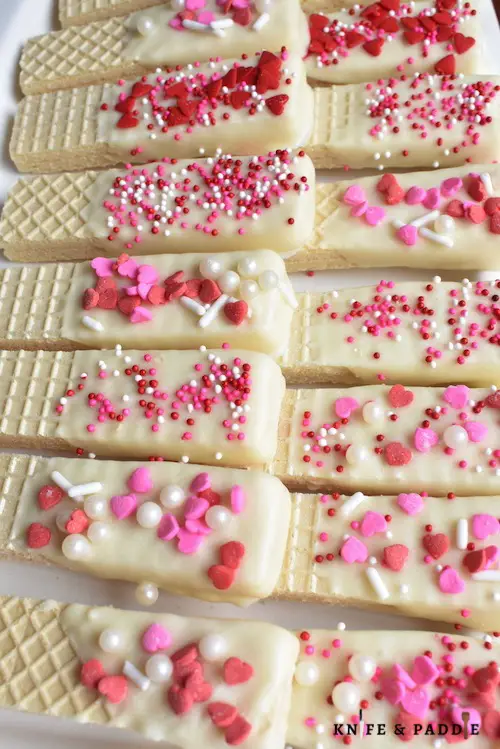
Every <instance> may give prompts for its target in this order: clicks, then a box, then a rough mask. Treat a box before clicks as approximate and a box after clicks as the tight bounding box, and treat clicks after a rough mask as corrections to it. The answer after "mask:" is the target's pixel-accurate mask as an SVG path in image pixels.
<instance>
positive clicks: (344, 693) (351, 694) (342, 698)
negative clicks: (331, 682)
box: [332, 681, 361, 713]
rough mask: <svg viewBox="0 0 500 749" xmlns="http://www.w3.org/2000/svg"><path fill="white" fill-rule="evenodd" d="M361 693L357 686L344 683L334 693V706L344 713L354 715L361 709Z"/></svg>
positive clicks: (335, 688)
mask: <svg viewBox="0 0 500 749" xmlns="http://www.w3.org/2000/svg"><path fill="white" fill-rule="evenodd" d="M360 699H361V693H360V691H359V687H358V686H357V685H356V684H352V683H350V682H348V681H342V682H340V684H337V686H336V687H334V688H333V691H332V700H333V704H334V705H335V707H336V708H337V710H340V711H341V712H343V713H352V712H354V711H356V710H357V709H358V708H359V701H360Z"/></svg>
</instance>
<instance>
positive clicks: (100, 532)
mask: <svg viewBox="0 0 500 749" xmlns="http://www.w3.org/2000/svg"><path fill="white" fill-rule="evenodd" d="M109 536H110V527H109V525H108V524H107V523H100V522H99V521H97V522H95V523H91V524H90V525H89V527H88V530H87V537H88V539H89V541H92V543H93V544H95V543H99V542H100V541H105V540H106V539H107V538H109Z"/></svg>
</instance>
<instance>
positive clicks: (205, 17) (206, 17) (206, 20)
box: [196, 10, 215, 26]
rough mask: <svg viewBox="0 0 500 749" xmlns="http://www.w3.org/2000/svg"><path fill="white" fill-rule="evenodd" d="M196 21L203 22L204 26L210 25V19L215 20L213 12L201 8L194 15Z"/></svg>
mask: <svg viewBox="0 0 500 749" xmlns="http://www.w3.org/2000/svg"><path fill="white" fill-rule="evenodd" d="M196 20H197V21H198V23H203V24H204V25H205V26H210V24H211V23H212V21H215V16H214V14H213V13H212V12H211V11H209V10H203V11H202V12H201V13H198V15H197V16H196Z"/></svg>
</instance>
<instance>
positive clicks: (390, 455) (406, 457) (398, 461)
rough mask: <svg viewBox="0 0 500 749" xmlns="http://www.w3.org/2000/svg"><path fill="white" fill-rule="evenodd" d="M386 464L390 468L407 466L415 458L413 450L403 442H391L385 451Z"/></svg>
mask: <svg viewBox="0 0 500 749" xmlns="http://www.w3.org/2000/svg"><path fill="white" fill-rule="evenodd" d="M384 455H385V460H386V463H387V464H388V465H390V466H405V465H407V463H409V462H410V461H411V459H412V457H413V455H412V452H411V450H410V449H409V448H408V447H405V446H404V445H402V444H401V442H389V444H388V445H386V447H385V450H384Z"/></svg>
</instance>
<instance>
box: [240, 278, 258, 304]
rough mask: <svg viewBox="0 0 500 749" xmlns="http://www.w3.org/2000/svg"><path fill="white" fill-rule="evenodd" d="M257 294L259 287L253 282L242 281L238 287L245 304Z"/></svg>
mask: <svg viewBox="0 0 500 749" xmlns="http://www.w3.org/2000/svg"><path fill="white" fill-rule="evenodd" d="M259 292H260V289H259V286H258V284H257V283H256V282H255V281H243V283H242V284H241V286H240V296H241V298H242V299H244V300H245V302H250V301H251V300H252V299H254V298H255V297H256V296H257V295H258V294H259Z"/></svg>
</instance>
